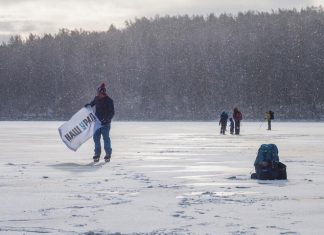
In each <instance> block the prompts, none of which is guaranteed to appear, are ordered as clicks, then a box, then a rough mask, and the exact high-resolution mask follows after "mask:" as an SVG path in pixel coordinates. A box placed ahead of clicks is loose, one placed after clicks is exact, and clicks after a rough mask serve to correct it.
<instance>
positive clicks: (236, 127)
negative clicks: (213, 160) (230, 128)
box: [235, 120, 241, 135]
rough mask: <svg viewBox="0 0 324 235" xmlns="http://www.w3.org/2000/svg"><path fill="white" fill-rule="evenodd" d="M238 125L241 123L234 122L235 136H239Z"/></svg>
mask: <svg viewBox="0 0 324 235" xmlns="http://www.w3.org/2000/svg"><path fill="white" fill-rule="evenodd" d="M240 123H241V121H239V120H235V135H239V134H240Z"/></svg>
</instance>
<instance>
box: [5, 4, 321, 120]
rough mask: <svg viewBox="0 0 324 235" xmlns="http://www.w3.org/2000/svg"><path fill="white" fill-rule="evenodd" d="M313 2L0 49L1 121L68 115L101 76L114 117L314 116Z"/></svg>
mask: <svg viewBox="0 0 324 235" xmlns="http://www.w3.org/2000/svg"><path fill="white" fill-rule="evenodd" d="M323 45H324V12H323V10H322V9H321V8H307V9H303V10H300V11H297V10H278V11H273V12H270V13H266V12H245V13H238V14H237V15H235V16H233V15H230V14H221V15H219V16H215V15H214V14H210V15H208V16H188V15H181V16H163V17H160V16H156V17H154V18H145V17H143V18H139V19H135V20H133V21H127V22H126V23H125V27H124V28H122V29H117V28H116V27H114V26H113V25H111V26H110V28H109V29H108V30H107V31H104V32H95V31H84V30H81V29H80V30H68V29H61V30H60V31H59V32H58V33H56V34H54V35H52V34H44V35H42V36H38V35H33V34H30V35H29V37H28V38H27V39H24V40H23V39H22V38H21V37H20V36H18V35H17V36H13V37H11V38H10V40H9V42H7V43H3V44H2V45H1V46H0V87H1V94H0V97H1V100H2V102H0V113H1V115H0V117H1V119H2V120H4V119H5V120H17V119H35V120H36V119H37V120H39V119H41V120H62V119H68V118H69V117H71V115H73V114H74V113H75V112H76V111H77V110H79V109H80V108H81V107H82V106H83V105H84V104H86V103H88V102H89V101H90V100H91V99H92V98H93V97H94V95H95V94H96V87H97V86H98V85H99V84H100V83H101V82H105V83H106V85H107V87H108V93H109V95H110V96H111V97H112V98H113V99H114V102H115V109H116V116H115V117H116V119H117V120H214V119H218V118H219V115H220V113H221V112H222V111H228V112H230V113H231V112H232V109H233V108H234V107H238V108H239V109H240V110H241V111H242V112H243V118H245V119H262V118H263V115H264V112H265V111H267V110H269V109H271V110H273V111H274V112H275V116H276V118H280V119H320V118H322V117H324V79H323V76H324V46H323Z"/></svg>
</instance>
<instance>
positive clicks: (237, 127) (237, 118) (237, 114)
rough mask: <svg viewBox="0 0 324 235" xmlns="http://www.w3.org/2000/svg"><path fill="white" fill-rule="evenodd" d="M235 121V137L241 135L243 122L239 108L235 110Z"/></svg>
mask: <svg viewBox="0 0 324 235" xmlns="http://www.w3.org/2000/svg"><path fill="white" fill-rule="evenodd" d="M233 119H234V124H235V135H239V134H240V126H241V120H242V113H241V112H240V111H239V110H238V108H234V110H233Z"/></svg>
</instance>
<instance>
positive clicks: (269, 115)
mask: <svg viewBox="0 0 324 235" xmlns="http://www.w3.org/2000/svg"><path fill="white" fill-rule="evenodd" d="M264 118H265V119H266V120H267V121H268V130H269V131H271V120H272V119H273V112H272V111H271V110H269V111H268V112H266V113H265V116H264Z"/></svg>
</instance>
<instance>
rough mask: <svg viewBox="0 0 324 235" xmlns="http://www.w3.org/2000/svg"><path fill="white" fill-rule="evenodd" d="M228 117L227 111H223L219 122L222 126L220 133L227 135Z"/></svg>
mask: <svg viewBox="0 0 324 235" xmlns="http://www.w3.org/2000/svg"><path fill="white" fill-rule="evenodd" d="M227 119H228V114H227V113H225V112H222V114H221V116H220V120H219V123H218V124H219V125H220V126H221V130H220V133H221V134H223V135H225V131H226V126H227Z"/></svg>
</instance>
